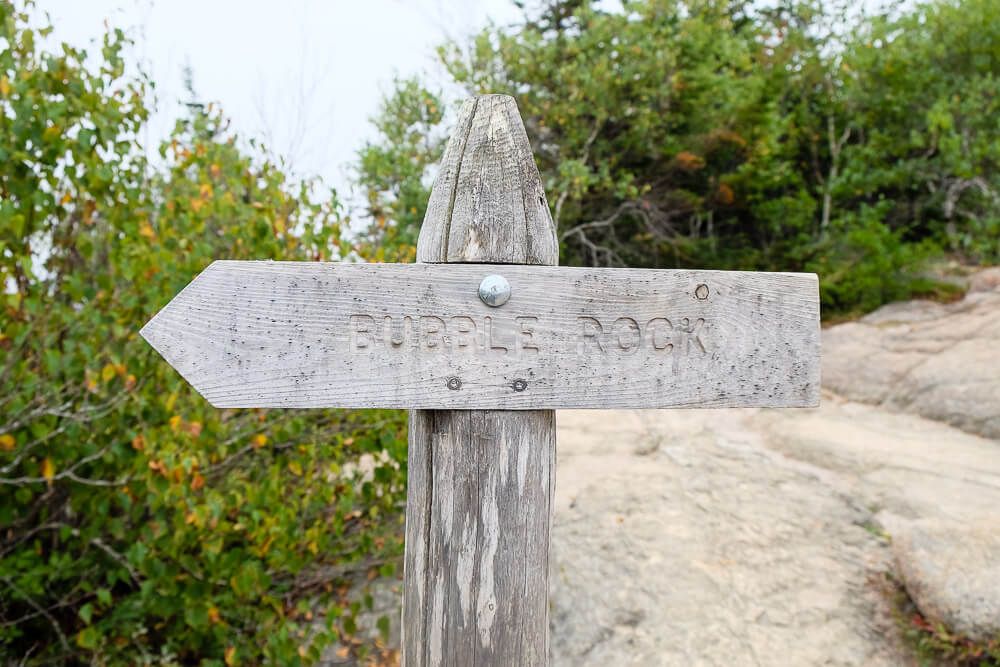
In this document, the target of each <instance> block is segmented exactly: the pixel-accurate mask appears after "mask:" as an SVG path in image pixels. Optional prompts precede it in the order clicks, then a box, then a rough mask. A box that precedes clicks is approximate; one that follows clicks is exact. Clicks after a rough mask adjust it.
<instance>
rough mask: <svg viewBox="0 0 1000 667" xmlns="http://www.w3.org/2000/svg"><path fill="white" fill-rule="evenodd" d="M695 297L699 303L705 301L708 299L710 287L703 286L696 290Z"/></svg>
mask: <svg viewBox="0 0 1000 667" xmlns="http://www.w3.org/2000/svg"><path fill="white" fill-rule="evenodd" d="M694 295H695V296H696V297H697V298H698V300H699V301H704V300H705V299H707V298H708V285H705V284H701V285H698V286H697V287H695V288H694Z"/></svg>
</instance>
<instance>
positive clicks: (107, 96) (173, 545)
mask: <svg viewBox="0 0 1000 667" xmlns="http://www.w3.org/2000/svg"><path fill="white" fill-rule="evenodd" d="M0 22H2V27H0V29H2V33H0V42H2V43H3V44H4V48H3V51H2V52H0V191H2V196H3V198H2V201H0V285H2V288H3V289H2V293H0V408H2V409H0V655H3V656H6V657H10V658H11V659H12V660H13V659H26V660H27V661H29V662H37V663H39V664H43V663H44V664H49V663H52V662H61V661H76V662H81V663H87V662H89V663H94V664H129V665H132V664H153V663H156V664H161V663H162V664H194V663H199V662H200V663H202V664H219V665H221V664H228V665H233V664H256V663H261V662H268V663H272V664H299V663H306V662H310V661H312V660H314V659H315V658H317V657H318V655H319V652H320V651H321V649H322V647H323V646H324V645H326V644H329V643H330V642H331V641H333V640H335V639H337V638H347V637H349V636H350V635H351V634H352V633H353V632H355V628H354V617H355V616H356V614H357V613H358V611H359V609H360V607H361V605H362V604H363V601H361V600H352V599H348V598H347V596H346V593H345V590H346V589H345V586H344V577H345V576H347V575H349V574H350V573H351V572H352V571H354V570H359V569H360V570H361V572H362V573H365V572H366V571H368V570H370V569H374V568H378V567H380V566H383V564H384V563H391V562H392V560H391V558H392V556H394V555H395V554H397V553H398V552H399V549H400V541H399V538H398V534H399V532H400V531H399V506H400V503H401V502H402V498H403V489H404V486H405V477H404V475H405V472H404V471H403V470H402V469H401V467H400V465H399V463H398V461H402V460H405V440H404V435H403V430H404V419H403V417H402V415H400V414H398V413H391V412H378V413H376V412H371V413H348V412H343V411H265V410H221V411H220V410H215V409H213V408H211V407H210V406H209V405H208V404H207V403H206V402H205V401H204V400H203V399H201V398H200V397H199V396H198V395H197V394H196V393H195V392H194V391H193V390H192V389H191V388H190V387H189V386H188V385H187V383H185V382H184V381H183V379H182V378H181V377H180V376H179V375H178V374H177V373H176V372H175V371H173V370H172V369H171V368H170V367H169V366H168V365H167V364H165V363H163V361H162V360H161V359H160V358H159V357H158V356H157V355H156V354H155V352H153V351H152V350H151V349H150V348H149V346H148V345H146V344H145V343H144V342H143V341H142V340H141V339H140V338H139V337H138V335H137V331H138V328H139V327H140V326H141V325H142V323H144V322H145V321H147V320H148V319H149V317H150V316H152V314H153V313H155V312H156V311H157V310H158V309H160V308H161V307H162V306H163V305H165V303H166V302H167V301H168V300H169V299H170V298H171V297H172V296H173V295H174V294H176V293H177V292H178V291H179V290H180V289H181V288H183V287H184V286H185V285H186V284H187V283H188V282H189V281H190V280H191V279H192V278H193V277H194V276H195V275H196V274H197V273H198V272H199V271H200V270H202V269H203V268H204V267H205V266H207V264H208V263H210V262H211V261H212V260H213V259H216V258H220V257H226V258H234V259H251V258H253V259H268V258H273V259H324V258H331V257H334V256H336V254H337V253H338V252H339V244H338V235H339V233H340V224H341V218H340V213H339V205H338V203H337V200H336V198H335V197H334V196H333V194H332V193H325V194H320V195H319V196H317V195H316V194H314V193H321V192H322V191H321V190H320V189H319V188H318V187H317V185H316V184H314V183H308V182H306V183H292V182H290V181H288V180H287V179H286V177H285V175H284V173H283V171H282V169H281V166H280V165H277V164H274V163H272V162H269V161H267V160H266V159H263V158H259V157H258V158H251V157H250V154H251V153H256V151H252V150H251V151H247V150H246V149H245V148H241V146H242V145H243V144H241V143H240V142H239V141H237V139H236V137H234V136H233V135H232V134H231V133H229V132H227V131H226V124H225V120H224V118H223V116H222V115H221V113H220V112H219V111H218V110H217V109H215V108H213V107H212V106H211V105H209V106H202V105H197V104H194V105H191V113H190V114H189V115H188V117H187V118H185V119H184V120H182V121H181V122H179V123H178V125H177V127H176V129H175V130H174V132H173V134H172V136H171V137H170V138H169V140H168V141H166V142H165V143H164V144H163V145H162V146H161V147H160V149H159V158H158V159H156V160H154V161H153V162H150V161H148V160H147V159H146V158H145V156H144V152H143V151H142V149H141V147H140V146H139V145H138V137H139V136H140V135H141V129H142V127H143V124H144V122H145V121H146V118H147V115H148V111H147V109H146V106H145V100H146V99H147V92H148V91H147V86H148V82H146V81H145V80H144V79H142V78H134V77H129V76H126V75H125V62H124V60H123V53H124V52H125V51H124V50H125V47H126V40H125V38H124V36H123V34H122V33H121V32H120V31H116V30H112V31H110V32H109V33H108V34H107V35H106V36H105V37H104V39H103V42H102V43H101V44H100V48H99V51H98V52H95V53H89V54H88V53H86V52H85V51H83V50H79V49H75V48H72V47H70V46H68V45H65V44H64V45H61V46H59V47H57V48H55V49H52V50H46V49H44V48H42V47H41V46H40V44H41V43H42V42H43V38H45V37H46V36H47V35H48V33H49V31H50V28H49V27H47V26H43V27H41V28H33V27H32V25H31V24H30V23H29V22H28V19H27V16H26V11H25V9H24V8H23V7H21V8H19V7H16V6H14V5H13V4H11V3H10V2H8V1H7V0H0ZM362 455H367V456H368V457H370V460H371V462H372V464H371V465H370V466H368V467H367V470H366V474H365V475H361V474H359V473H356V472H354V471H356V470H357V469H358V466H357V461H358V459H359V457H361V456H362ZM387 559H388V560H387ZM386 567H391V566H386ZM314 613H315V614H317V617H316V619H314ZM320 617H322V618H324V619H325V621H324V622H322V623H321V622H320V621H319V620H318V619H319V618H320Z"/></svg>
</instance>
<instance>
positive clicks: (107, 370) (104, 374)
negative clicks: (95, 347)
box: [101, 364, 118, 382]
mask: <svg viewBox="0 0 1000 667" xmlns="http://www.w3.org/2000/svg"><path fill="white" fill-rule="evenodd" d="M117 374H118V371H117V369H115V365H114V364H105V366H104V368H102V369H101V379H102V380H104V381H105V382H109V381H110V380H111V378H113V377H114V376H115V375H117Z"/></svg>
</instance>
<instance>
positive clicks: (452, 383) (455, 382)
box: [448, 377, 462, 391]
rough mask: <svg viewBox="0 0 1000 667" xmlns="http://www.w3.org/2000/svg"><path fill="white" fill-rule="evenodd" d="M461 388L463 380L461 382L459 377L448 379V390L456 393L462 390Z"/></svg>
mask: <svg viewBox="0 0 1000 667" xmlns="http://www.w3.org/2000/svg"><path fill="white" fill-rule="evenodd" d="M461 388H462V381H461V380H459V379H458V378H457V377H450V378H448V389H451V390H452V391H456V390H458V389H461Z"/></svg>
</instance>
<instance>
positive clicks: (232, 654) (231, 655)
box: [224, 646, 236, 667]
mask: <svg viewBox="0 0 1000 667" xmlns="http://www.w3.org/2000/svg"><path fill="white" fill-rule="evenodd" d="M224 658H225V661H226V664H227V665H228V666H229V667H233V665H235V664H236V647H235V646H229V647H227V648H226V653H225V656H224Z"/></svg>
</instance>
